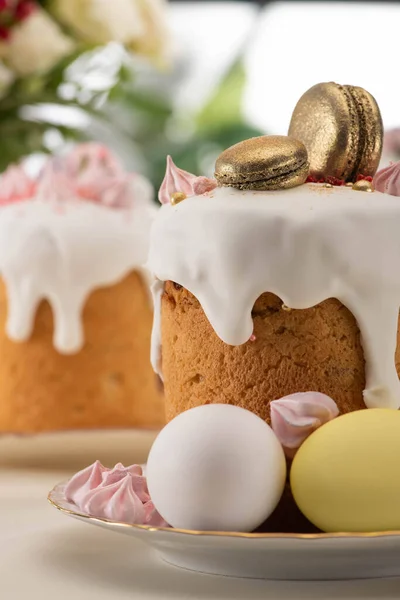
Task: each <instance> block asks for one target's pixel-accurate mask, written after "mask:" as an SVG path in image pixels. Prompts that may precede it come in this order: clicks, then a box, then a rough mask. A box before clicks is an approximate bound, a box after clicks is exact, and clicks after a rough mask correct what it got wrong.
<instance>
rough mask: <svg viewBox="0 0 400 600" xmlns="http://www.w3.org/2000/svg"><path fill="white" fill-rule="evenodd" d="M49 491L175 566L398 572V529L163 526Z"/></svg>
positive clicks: (257, 571) (66, 509)
mask: <svg viewBox="0 0 400 600" xmlns="http://www.w3.org/2000/svg"><path fill="white" fill-rule="evenodd" d="M64 488H65V484H59V485H57V486H56V487H55V488H54V489H53V490H52V491H51V492H50V494H49V501H50V503H51V504H52V505H53V506H54V507H55V508H57V509H58V510H60V511H61V512H63V513H64V514H66V515H69V516H72V517H75V518H76V519H80V520H82V521H85V522H86V523H92V524H93V525H97V526H100V527H104V528H106V529H109V530H111V531H115V532H116V533H123V534H125V535H130V536H133V537H135V538H137V539H140V540H142V541H143V542H145V543H147V544H149V545H150V546H151V547H153V548H154V549H155V550H156V551H157V553H158V554H159V555H160V556H161V558H162V559H163V560H164V561H166V562H167V563H170V564H172V565H175V566H177V567H182V568H184V569H190V570H193V571H199V572H203V573H212V574H215V575H228V576H233V577H250V578H258V579H280V580H327V579H367V578H381V577H395V576H399V575H400V532H387V533H368V534H355V533H354V534H351V533H342V534H251V533H249V534H244V533H221V532H200V531H186V530H180V529H163V528H156V527H148V526H142V525H131V524H127V523H118V522H114V521H109V520H107V519H98V518H95V517H92V516H91V515H89V514H85V513H82V512H79V510H78V509H77V507H76V506H75V505H74V504H71V503H69V502H68V501H67V500H66V499H65V495H64Z"/></svg>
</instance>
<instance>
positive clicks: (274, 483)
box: [147, 404, 286, 531]
mask: <svg viewBox="0 0 400 600" xmlns="http://www.w3.org/2000/svg"><path fill="white" fill-rule="evenodd" d="M285 479H286V461H285V457H284V453H283V450H282V446H281V444H280V443H279V441H278V439H277V437H276V436H275V434H274V432H273V431H272V429H271V428H270V427H269V425H267V423H265V422H264V421H263V420H262V419H260V418H259V417H257V416H256V415H255V414H254V413H252V412H249V411H248V410H245V409H244V408H239V407H238V406H231V405H229V404H208V405H205V406H199V407H196V408H192V409H191V410H188V411H186V412H183V413H181V414H180V415H178V416H177V417H176V418H175V419H174V420H173V421H171V422H170V423H168V425H166V427H164V429H163V430H162V431H161V432H160V434H159V435H158V437H157V439H156V440H155V442H154V444H153V446H152V448H151V450H150V454H149V458H148V462H147V483H148V487H149V493H150V496H151V498H152V500H153V502H154V505H155V507H156V509H157V510H158V512H159V513H160V514H161V515H162V516H163V518H164V519H165V520H166V521H167V522H168V523H169V524H170V525H171V526H172V527H176V528H179V529H195V530H203V531H204V530H208V531H252V530H254V529H256V528H257V527H258V526H259V525H261V523H262V522H263V521H265V519H267V517H269V515H270V514H271V513H272V512H273V510H274V509H275V507H276V505H277V504H278V502H279V500H280V498H281V495H282V492H283V488H284V485H285Z"/></svg>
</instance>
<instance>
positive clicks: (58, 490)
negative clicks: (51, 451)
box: [47, 480, 400, 540]
mask: <svg viewBox="0 0 400 600" xmlns="http://www.w3.org/2000/svg"><path fill="white" fill-rule="evenodd" d="M67 483H68V480H67V481H62V482H60V483H57V484H56V485H55V486H54V487H53V489H52V490H50V492H49V493H48V495H47V500H48V502H49V503H50V505H51V506H53V508H55V509H57V510H58V511H60V512H61V513H63V514H65V515H67V516H70V517H76V518H78V519H84V520H86V521H89V522H91V523H95V524H98V525H112V526H113V527H116V528H121V529H133V530H136V531H140V532H143V531H147V532H149V533H154V532H167V533H172V534H183V535H188V536H209V537H224V538H242V539H291V540H321V539H322V540H326V539H348V538H351V539H365V538H367V539H371V538H389V537H400V531H397V530H395V531H371V532H360V531H356V532H347V531H346V532H332V533H246V532H241V531H197V530H194V529H178V528H174V527H155V526H153V525H138V524H136V523H125V522H122V521H113V520H112V519H106V518H104V517H94V516H92V515H90V514H89V513H85V512H82V511H79V509H78V507H77V510H72V509H71V508H67V507H65V506H63V505H62V504H61V503H60V502H59V501H57V499H56V498H55V496H56V495H59V494H62V493H63V491H64V488H65V486H66V484H67ZM66 502H67V503H68V504H71V503H70V502H68V501H67V500H66Z"/></svg>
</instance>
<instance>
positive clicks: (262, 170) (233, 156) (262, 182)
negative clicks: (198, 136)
mask: <svg viewBox="0 0 400 600" xmlns="http://www.w3.org/2000/svg"><path fill="white" fill-rule="evenodd" d="M308 171H309V165H308V157H307V150H306V148H305V147H304V145H303V144H302V143H301V142H300V141H298V140H296V139H293V138H290V137H288V136H278V135H277V136H260V137H256V138H250V139H248V140H244V141H243V142H239V143H238V144H235V145H234V146H231V147H230V148H228V149H227V150H225V151H224V152H222V153H221V154H220V156H219V157H218V159H217V162H216V165H215V177H216V179H217V180H218V183H219V184H220V185H227V186H234V187H237V188H239V189H254V190H266V189H281V188H282V189H283V188H286V187H293V186H295V185H300V184H301V183H304V181H305V180H306V178H307V175H308ZM268 182H269V183H268ZM286 184H287V185H286Z"/></svg>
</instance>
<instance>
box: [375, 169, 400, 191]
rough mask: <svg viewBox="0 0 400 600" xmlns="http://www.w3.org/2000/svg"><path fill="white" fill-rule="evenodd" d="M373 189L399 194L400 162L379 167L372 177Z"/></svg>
mask: <svg viewBox="0 0 400 600" xmlns="http://www.w3.org/2000/svg"><path fill="white" fill-rule="evenodd" d="M374 185H375V189H377V190H378V191H379V192H383V193H385V194H390V195H391V196H400V162H397V163H392V164H391V165H389V166H388V167H385V168H384V169H381V170H380V171H378V173H377V174H376V175H375V177H374Z"/></svg>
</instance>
